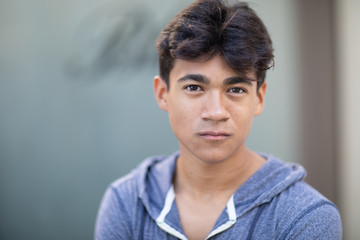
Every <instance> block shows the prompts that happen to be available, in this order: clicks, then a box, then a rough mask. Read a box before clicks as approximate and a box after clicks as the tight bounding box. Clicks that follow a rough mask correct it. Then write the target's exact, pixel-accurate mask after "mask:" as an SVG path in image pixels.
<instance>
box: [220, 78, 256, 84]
mask: <svg viewBox="0 0 360 240" xmlns="http://www.w3.org/2000/svg"><path fill="white" fill-rule="evenodd" d="M252 82H256V80H252V79H250V78H242V77H229V78H226V79H225V80H224V82H223V84H224V85H233V84H237V83H245V84H246V85H249V86H251V85H252Z"/></svg>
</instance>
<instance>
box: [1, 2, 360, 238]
mask: <svg viewBox="0 0 360 240" xmlns="http://www.w3.org/2000/svg"><path fill="white" fill-rule="evenodd" d="M190 2H191V1H189V0H186V1H185V0H182V1H165V0H153V1H143V0H132V1H130V0H116V1H115V0H105V1H100V0H71V1H70V0H63V1H51V0H50V1H49V0H0V239H14V240H16V239H55V240H56V239H92V238H93V230H94V224H95V219H96V213H97V210H98V206H99V203H100V201H101V198H102V195H103V193H104V191H105V189H106V187H107V186H108V185H109V184H110V183H111V182H112V181H114V180H115V179H117V178H119V177H121V176H123V175H124V174H126V173H127V172H129V171H130V170H131V169H132V168H134V167H136V166H137V165H138V164H139V163H140V162H141V161H142V160H143V159H144V158H146V157H148V156H150V155H158V154H170V153H172V152H174V151H176V150H177V149H178V146H177V142H176V139H175V137H174V136H173V134H172V132H171V129H170V127H169V124H168V119H167V114H166V113H165V112H162V111H161V110H160V109H159V108H158V107H157V105H156V102H155V98H154V96H153V91H152V80H153V77H154V76H155V75H156V74H157V73H158V64H157V55H156V51H155V46H154V42H155V39H156V37H157V35H158V34H159V32H160V31H161V29H162V28H163V27H165V25H166V24H167V22H168V21H169V20H170V19H171V18H172V17H173V16H174V15H175V14H176V13H177V12H178V11H179V10H180V9H182V8H183V7H185V6H186V5H188V4H189V3H190ZM249 2H250V5H251V6H252V7H253V8H254V9H255V10H256V11H257V13H258V14H259V16H260V17H261V18H262V19H263V21H264V23H265V25H266V26H267V27H268V30H269V32H270V34H271V36H272V39H273V42H274V48H275V68H274V69H273V70H270V71H269V72H268V76H267V81H268V94H267V98H266V107H265V111H264V113H263V114H262V115H261V116H259V117H257V118H256V119H255V123H254V126H253V131H252V133H251V136H250V138H249V140H248V143H247V144H248V146H249V147H251V148H252V149H254V150H256V151H261V152H267V153H273V154H274V155H276V156H278V157H280V158H282V159H283V160H284V161H288V162H298V163H301V164H303V165H304V166H305V167H306V168H307V170H308V177H307V181H308V182H309V183H310V184H312V185H313V186H315V187H316V188H317V189H318V190H319V191H320V192H322V193H323V194H324V195H325V196H327V197H328V198H329V199H331V200H332V201H334V202H335V203H336V204H337V205H338V207H339V209H340V211H341V214H342V219H343V224H344V239H358V238H357V237H359V236H360V230H359V228H358V227H357V225H358V223H359V222H360V207H359V206H358V202H359V201H360V187H359V186H360V177H359V176H360V174H357V172H356V170H357V169H359V168H360V161H356V160H357V158H358V156H360V151H359V143H360V137H359V136H360V127H359V124H358V123H359V122H360V113H359V112H360V109H359V104H360V96H359V94H358V92H357V91H359V90H360V84H359V81H360V74H359V71H358V69H359V67H360V63H359V62H360V60H359V56H360V48H359V46H360V45H359V42H360V28H359V26H358V23H359V22H360V15H359V14H358V13H359V11H360V1H359V0H317V1H310V0H301V1H300V0H290V1H289V0H273V1H265V0H251V1H249Z"/></svg>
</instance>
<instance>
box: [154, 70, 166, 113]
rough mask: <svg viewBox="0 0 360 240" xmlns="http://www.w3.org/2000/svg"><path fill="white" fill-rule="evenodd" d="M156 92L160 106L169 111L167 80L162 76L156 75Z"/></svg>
mask: <svg viewBox="0 0 360 240" xmlns="http://www.w3.org/2000/svg"><path fill="white" fill-rule="evenodd" d="M154 92H155V97H156V101H157V103H158V105H159V107H160V108H161V109H162V110H164V111H167V110H168V104H167V103H168V102H167V96H168V90H167V86H166V83H165V80H164V79H162V78H161V77H160V76H155V77H154Z"/></svg>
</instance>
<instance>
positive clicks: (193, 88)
mask: <svg viewBox="0 0 360 240" xmlns="http://www.w3.org/2000/svg"><path fill="white" fill-rule="evenodd" d="M185 89H186V90H188V91H190V92H197V91H201V90H202V89H201V87H200V86H198V85H189V86H186V87H185Z"/></svg>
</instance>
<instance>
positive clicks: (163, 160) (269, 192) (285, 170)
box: [134, 152, 306, 225]
mask: <svg viewBox="0 0 360 240" xmlns="http://www.w3.org/2000/svg"><path fill="white" fill-rule="evenodd" d="M260 155H261V156H263V157H264V158H265V159H266V163H265V164H264V165H263V166H262V167H261V168H260V169H259V170H258V171H256V172H255V173H254V174H253V175H252V176H251V177H250V178H249V179H248V180H247V181H246V182H245V183H244V184H243V185H241V186H240V187H239V188H238V190H237V191H236V192H235V193H234V195H233V197H232V198H233V201H234V205H235V209H236V216H237V218H238V217H240V216H242V215H243V214H245V213H247V212H248V211H250V210H252V209H253V208H256V207H258V206H260V205H262V204H265V203H267V202H270V201H271V200H272V199H273V198H274V197H276V196H277V195H279V194H280V193H281V192H283V191H284V190H286V189H287V188H289V187H291V186H292V185H294V184H295V183H296V182H299V181H301V180H303V179H304V177H305V176H306V171H305V169H304V168H303V167H302V166H300V165H299V164H295V163H291V164H290V163H284V162H282V161H281V160H279V159H277V158H276V157H274V156H273V155H267V154H260ZM178 156H179V152H176V153H174V154H172V155H170V156H158V157H152V158H148V159H146V160H145V161H144V162H143V163H142V164H141V165H140V166H139V167H138V168H137V169H136V170H135V171H137V173H136V174H134V175H137V176H138V178H137V186H138V197H139V198H140V199H141V200H142V202H143V204H144V206H145V208H146V209H147V211H148V213H149V214H150V216H151V217H152V218H153V219H154V220H156V218H157V217H158V216H159V215H160V213H161V211H162V209H163V207H164V203H165V198H166V195H167V193H168V192H169V189H170V188H172V179H173V174H174V172H175V166H176V160H177V158H178ZM222 215H226V211H224V212H223V213H222ZM220 219H221V216H220V218H219V220H220ZM221 224H222V222H221V221H220V222H217V223H216V225H221Z"/></svg>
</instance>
